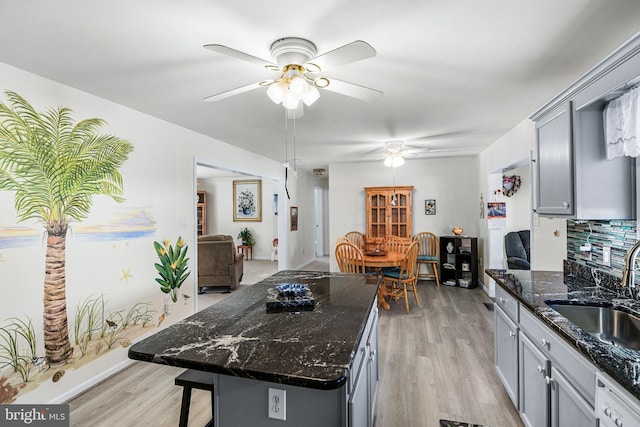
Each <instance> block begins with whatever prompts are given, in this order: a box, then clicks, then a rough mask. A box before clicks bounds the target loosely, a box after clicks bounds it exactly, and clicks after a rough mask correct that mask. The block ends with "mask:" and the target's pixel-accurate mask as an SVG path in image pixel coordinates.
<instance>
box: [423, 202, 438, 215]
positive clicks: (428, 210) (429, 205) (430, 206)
mask: <svg viewBox="0 0 640 427" xmlns="http://www.w3.org/2000/svg"><path fill="white" fill-rule="evenodd" d="M424 214H425V215H435V214H436V199H427V200H425V201H424Z"/></svg>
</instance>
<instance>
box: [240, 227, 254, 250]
mask: <svg viewBox="0 0 640 427" xmlns="http://www.w3.org/2000/svg"><path fill="white" fill-rule="evenodd" d="M238 239H242V244H243V245H246V246H254V245H255V244H256V241H255V240H254V238H253V233H251V230H249V229H248V228H247V227H245V228H242V229H240V232H239V233H238Z"/></svg>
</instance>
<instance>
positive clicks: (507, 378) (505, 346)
mask: <svg viewBox="0 0 640 427" xmlns="http://www.w3.org/2000/svg"><path fill="white" fill-rule="evenodd" d="M494 319H495V342H494V362H495V367H496V372H497V374H498V377H499V378H500V380H501V381H502V384H503V385H504V387H505V388H506V390H507V394H508V395H509V397H510V398H511V401H512V402H513V404H514V405H515V407H516V409H517V408H518V407H519V403H518V330H519V329H518V325H516V323H515V322H514V321H513V320H511V319H510V318H509V316H508V315H507V314H506V313H505V311H504V310H502V308H500V305H498V304H496V307H495V308H494Z"/></svg>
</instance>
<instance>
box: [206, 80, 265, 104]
mask: <svg viewBox="0 0 640 427" xmlns="http://www.w3.org/2000/svg"><path fill="white" fill-rule="evenodd" d="M259 87H262V86H261V85H260V84H258V83H251V84H250V85H246V86H242V87H238V88H235V89H231V90H227V91H225V92H220V93H216V94H215V95H211V96H207V97H206V98H204V100H205V101H207V102H214V101H220V100H221V99H225V98H229V97H230V96H234V95H239V94H241V93H244V92H249V91H250V90H253V89H258V88H259Z"/></svg>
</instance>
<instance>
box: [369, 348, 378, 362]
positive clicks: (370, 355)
mask: <svg viewBox="0 0 640 427" xmlns="http://www.w3.org/2000/svg"><path fill="white" fill-rule="evenodd" d="M369 360H370V361H371V362H374V361H375V360H376V351H375V350H373V351H372V352H371V353H369Z"/></svg>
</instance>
